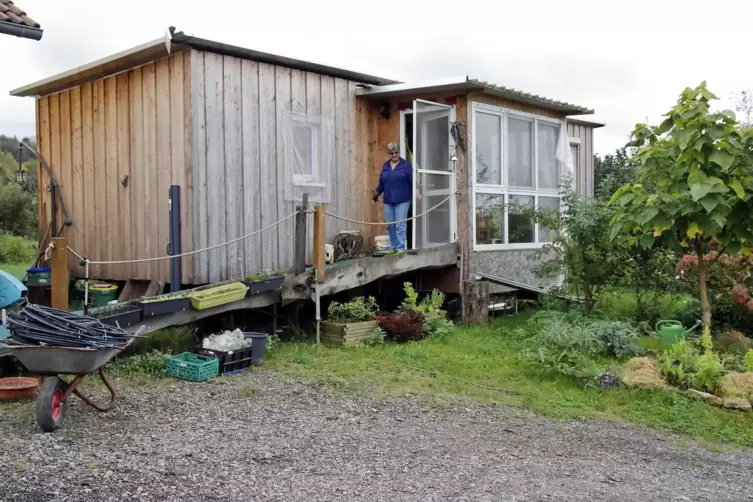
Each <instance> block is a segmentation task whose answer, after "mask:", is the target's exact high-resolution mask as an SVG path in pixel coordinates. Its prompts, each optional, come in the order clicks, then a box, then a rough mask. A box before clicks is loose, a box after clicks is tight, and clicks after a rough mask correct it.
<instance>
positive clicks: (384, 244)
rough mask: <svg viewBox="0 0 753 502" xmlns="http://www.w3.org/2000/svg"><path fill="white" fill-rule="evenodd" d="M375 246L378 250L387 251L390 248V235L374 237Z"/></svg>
mask: <svg viewBox="0 0 753 502" xmlns="http://www.w3.org/2000/svg"><path fill="white" fill-rule="evenodd" d="M374 247H376V249H377V251H387V250H389V249H390V236H389V235H377V236H376V237H374Z"/></svg>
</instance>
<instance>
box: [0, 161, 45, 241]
mask: <svg viewBox="0 0 753 502" xmlns="http://www.w3.org/2000/svg"><path fill="white" fill-rule="evenodd" d="M0 155H1V154H0ZM36 232H37V205H36V199H35V197H34V196H33V195H31V194H29V193H26V192H25V191H24V190H23V188H22V187H20V186H19V185H18V184H17V183H16V182H15V180H14V181H12V182H11V183H7V184H5V185H3V184H2V183H0V233H9V234H12V235H21V236H24V237H28V238H33V237H34V235H35V234H36Z"/></svg>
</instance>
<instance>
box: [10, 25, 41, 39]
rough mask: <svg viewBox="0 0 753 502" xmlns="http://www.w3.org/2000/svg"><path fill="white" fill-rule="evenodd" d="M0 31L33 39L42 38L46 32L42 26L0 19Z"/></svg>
mask: <svg viewBox="0 0 753 502" xmlns="http://www.w3.org/2000/svg"><path fill="white" fill-rule="evenodd" d="M0 33H1V34H4V35H14V36H16V37H21V38H28V39H31V40H41V39H42V34H43V33H44V32H43V31H42V30H41V29H40V28H33V27H31V26H25V25H23V24H16V23H9V22H7V21H0Z"/></svg>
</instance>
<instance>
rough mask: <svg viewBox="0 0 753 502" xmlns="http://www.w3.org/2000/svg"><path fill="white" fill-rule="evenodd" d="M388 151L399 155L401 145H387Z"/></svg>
mask: <svg viewBox="0 0 753 502" xmlns="http://www.w3.org/2000/svg"><path fill="white" fill-rule="evenodd" d="M387 151H388V152H389V153H397V152H399V151H400V145H398V144H397V143H390V144H389V145H387Z"/></svg>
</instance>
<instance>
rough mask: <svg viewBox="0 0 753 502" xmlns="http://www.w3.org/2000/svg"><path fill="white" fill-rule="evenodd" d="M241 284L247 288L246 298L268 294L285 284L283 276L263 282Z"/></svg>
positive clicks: (244, 282) (244, 281)
mask: <svg viewBox="0 0 753 502" xmlns="http://www.w3.org/2000/svg"><path fill="white" fill-rule="evenodd" d="M241 282H242V283H243V284H245V285H246V286H248V293H246V296H251V295H258V294H259V293H269V292H270V291H277V290H279V289H280V288H281V287H282V284H283V283H284V282H285V276H280V277H272V278H271V279H266V280H264V281H258V282H250V281H246V280H243V281H241Z"/></svg>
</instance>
